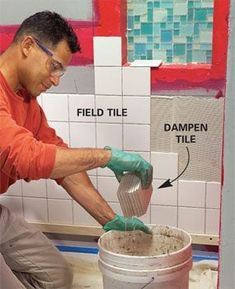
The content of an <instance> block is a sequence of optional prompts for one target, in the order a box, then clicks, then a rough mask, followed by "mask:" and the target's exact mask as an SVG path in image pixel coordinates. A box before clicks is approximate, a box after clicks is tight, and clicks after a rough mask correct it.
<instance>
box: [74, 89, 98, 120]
mask: <svg viewBox="0 0 235 289" xmlns="http://www.w3.org/2000/svg"><path fill="white" fill-rule="evenodd" d="M95 113H96V111H95V96H94V95H92V94H70V95H69V120H70V121H77V122H80V121H82V122H95Z"/></svg>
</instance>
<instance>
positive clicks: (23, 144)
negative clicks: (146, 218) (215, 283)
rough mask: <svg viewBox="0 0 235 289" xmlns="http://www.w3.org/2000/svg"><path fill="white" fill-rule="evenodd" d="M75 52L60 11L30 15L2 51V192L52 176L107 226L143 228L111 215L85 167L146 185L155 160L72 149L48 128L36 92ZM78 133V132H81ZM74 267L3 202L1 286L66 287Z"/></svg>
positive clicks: (50, 82)
mask: <svg viewBox="0 0 235 289" xmlns="http://www.w3.org/2000/svg"><path fill="white" fill-rule="evenodd" d="M79 50H80V47H79V43H78V40H77V37H76V35H75V33H74V31H73V30H72V28H71V26H70V25H69V24H68V23H67V22H66V21H65V19H63V18H62V17H61V16H60V15H58V14H57V13H52V12H50V11H43V12H39V13H36V14H34V15H32V16H30V17H29V18H27V19H26V20H25V21H23V23H22V24H21V26H20V27H19V29H18V31H17V32H16V34H15V37H14V39H13V42H12V44H11V45H10V47H9V48H8V49H7V50H6V51H5V52H4V53H3V54H2V55H1V56H0V193H4V192H6V191H7V189H8V187H9V186H10V185H11V184H13V183H14V182H15V181H16V180H18V179H26V180H37V179H40V178H45V179H46V178H51V179H55V180H56V181H57V182H58V183H59V184H60V185H62V186H63V187H64V189H65V190H66V191H67V192H68V193H69V194H70V195H71V197H72V198H73V199H74V200H76V201H77V202H78V203H79V204H80V205H81V206H83V207H84V208H85V209H86V210H87V212H88V213H90V214H91V215H92V216H93V217H94V218H95V219H96V220H97V221H98V222H99V223H100V224H101V225H102V226H103V228H104V229H105V230H106V231H107V230H112V229H114V230H134V229H140V230H142V231H144V232H147V233H148V232H149V230H148V227H146V226H145V225H144V224H143V223H142V222H141V221H140V220H138V219H136V218H124V217H122V216H119V215H116V214H115V213H114V211H113V210H112V209H111V208H110V206H109V205H108V204H107V202H106V201H105V200H104V199H103V198H102V196H101V195H100V194H99V192H98V191H97V190H96V189H95V188H94V186H93V185H92V183H91V181H90V179H89V177H88V175H87V174H86V171H87V170H90V169H94V168H97V167H108V168H110V169H111V170H112V171H113V172H114V173H115V175H116V177H117V178H118V180H120V177H121V176H122V174H123V173H124V172H132V173H135V174H136V175H138V176H139V177H140V179H141V183H142V186H143V187H144V188H147V187H148V186H149V185H150V184H151V182H152V166H151V165H150V164H149V163H147V162H146V161H145V160H144V159H143V158H141V157H140V156H139V155H137V154H129V153H126V152H123V151H121V150H118V149H114V148H110V147H105V148H104V149H95V148H78V149H71V148H68V146H67V145H66V144H65V143H64V142H63V141H62V139H61V138H59V137H58V136H57V135H56V133H55V131H54V130H53V129H52V128H50V127H49V125H48V123H47V120H46V117H45V115H44V112H43V110H42V109H41V107H40V106H39V104H38V103H37V99H36V98H37V96H38V95H40V93H42V92H45V91H46V90H47V89H49V88H50V87H51V86H52V85H55V86H56V85H58V84H59V81H60V77H61V76H62V75H63V74H64V72H65V69H66V66H67V65H68V64H69V62H70V60H71V56H72V54H73V53H75V52H77V51H79ZM78 133H79V132H78ZM71 284H72V272H71V269H70V268H69V266H68V264H67V263H66V261H65V260H64V258H63V257H62V255H61V254H60V253H59V252H58V251H57V250H56V249H55V247H54V246H53V245H52V244H51V243H50V242H49V240H48V239H47V238H46V237H45V236H44V235H43V234H42V233H40V232H38V231H37V230H36V229H34V228H32V227H31V226H30V225H29V224H28V223H26V222H25V221H24V220H23V219H21V218H19V216H16V215H15V214H13V213H12V212H10V211H9V210H8V209H7V208H5V207H3V206H0V288H1V289H20V288H24V289H25V288H55V289H67V288H70V287H71Z"/></svg>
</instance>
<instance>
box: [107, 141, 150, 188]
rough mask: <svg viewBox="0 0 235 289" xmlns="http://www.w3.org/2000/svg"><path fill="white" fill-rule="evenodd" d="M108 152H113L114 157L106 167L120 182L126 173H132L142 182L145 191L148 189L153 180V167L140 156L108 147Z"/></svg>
mask: <svg viewBox="0 0 235 289" xmlns="http://www.w3.org/2000/svg"><path fill="white" fill-rule="evenodd" d="M105 149H106V150H111V153H112V156H111V158H110V160H109V162H108V163H107V164H106V167H108V168H109V169H111V170H112V171H113V172H114V174H115V176H116V178H117V179H118V181H119V182H120V180H121V177H122V176H123V174H124V172H131V173H134V174H135V175H137V176H138V177H139V178H140V180H141V186H142V188H143V189H147V188H148V187H149V186H150V185H151V183H152V178H153V167H152V165H151V164H149V163H148V162H147V161H146V160H144V159H143V158H142V157H141V156H140V155H139V154H135V153H127V152H124V151H122V150H119V149H116V148H111V147H108V146H106V147H105Z"/></svg>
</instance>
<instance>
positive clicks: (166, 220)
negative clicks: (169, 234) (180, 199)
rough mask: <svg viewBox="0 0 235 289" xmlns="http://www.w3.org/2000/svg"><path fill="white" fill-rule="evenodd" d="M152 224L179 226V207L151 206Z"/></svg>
mask: <svg viewBox="0 0 235 289" xmlns="http://www.w3.org/2000/svg"><path fill="white" fill-rule="evenodd" d="M151 224H153V225H154V224H160V225H161V224H162V225H169V226H174V227H176V226H177V207H170V206H157V205H151Z"/></svg>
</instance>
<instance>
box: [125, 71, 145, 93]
mask: <svg viewBox="0 0 235 289" xmlns="http://www.w3.org/2000/svg"><path fill="white" fill-rule="evenodd" d="M122 69H123V70H122V77H123V95H133V96H141V95H148V96H150V85H151V79H150V67H128V66H126V67H123V68H122Z"/></svg>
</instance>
